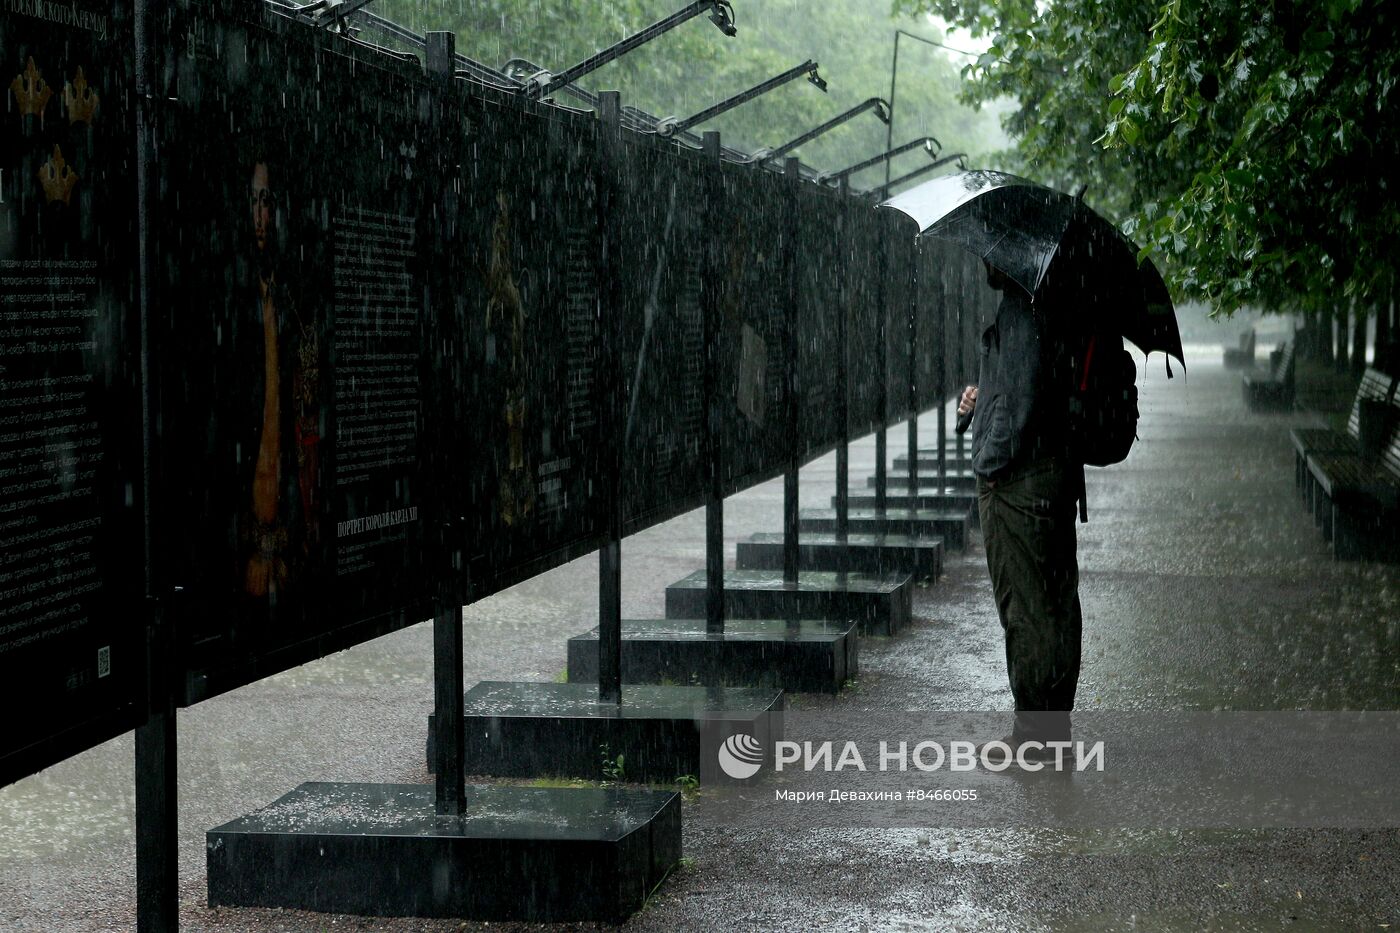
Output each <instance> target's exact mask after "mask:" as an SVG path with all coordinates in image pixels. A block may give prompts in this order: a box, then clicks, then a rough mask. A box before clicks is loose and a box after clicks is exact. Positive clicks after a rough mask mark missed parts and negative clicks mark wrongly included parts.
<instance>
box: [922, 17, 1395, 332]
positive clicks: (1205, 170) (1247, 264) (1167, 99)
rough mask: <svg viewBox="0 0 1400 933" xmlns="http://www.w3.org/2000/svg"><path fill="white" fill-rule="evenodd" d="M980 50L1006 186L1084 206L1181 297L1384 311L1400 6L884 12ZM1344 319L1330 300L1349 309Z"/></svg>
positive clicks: (1389, 275) (1389, 278)
mask: <svg viewBox="0 0 1400 933" xmlns="http://www.w3.org/2000/svg"><path fill="white" fill-rule="evenodd" d="M895 6H896V8H897V9H898V10H900V11H902V12H906V13H917V12H932V13H937V14H939V15H941V16H943V17H944V18H946V19H947V20H948V21H949V22H950V23H953V24H956V25H957V26H960V27H963V28H967V29H969V30H971V31H972V32H973V33H974V34H975V35H979V36H985V37H989V38H990V40H991V47H990V49H989V51H988V53H987V54H985V55H983V56H982V57H981V58H980V59H979V60H977V61H976V62H974V63H971V64H970V65H969V66H968V67H967V68H966V70H965V74H966V76H967V77H968V79H969V83H968V85H967V88H966V98H967V99H968V100H969V101H971V102H978V101H987V100H991V99H995V98H998V97H1000V96H1003V95H1009V96H1011V97H1012V98H1014V100H1015V101H1016V103H1017V106H1016V109H1015V110H1014V111H1013V112H1012V114H1011V115H1010V117H1009V118H1008V120H1007V129H1008V131H1009V132H1010V133H1011V134H1012V135H1013V137H1014V138H1015V139H1016V156H1017V158H1018V159H1019V160H1020V166H1019V167H1020V168H1021V169H1022V170H1023V171H1026V172H1027V173H1029V174H1032V175H1035V176H1037V177H1038V178H1040V179H1041V180H1043V181H1046V182H1047V183H1051V184H1058V185H1060V186H1062V187H1069V186H1071V185H1073V184H1076V183H1087V184H1089V185H1090V188H1091V195H1090V198H1091V200H1095V199H1096V200H1097V201H1098V204H1099V206H1100V207H1102V208H1103V209H1105V210H1106V211H1107V212H1109V213H1112V214H1116V215H1117V216H1118V217H1120V218H1121V219H1122V220H1123V221H1124V230H1125V232H1127V233H1129V234H1130V235H1131V236H1133V237H1134V238H1135V239H1136V240H1137V241H1138V242H1139V244H1141V245H1142V246H1143V247H1144V248H1145V251H1147V252H1151V253H1153V254H1154V255H1155V256H1157V257H1158V258H1159V260H1164V261H1162V262H1161V265H1163V266H1164V268H1165V269H1166V270H1167V271H1168V272H1169V273H1170V277H1171V278H1172V279H1173V281H1174V284H1175V285H1176V286H1177V287H1178V289H1179V290H1180V291H1181V292H1182V293H1184V294H1185V295H1186V296H1189V297H1196V298H1201V299H1203V300H1206V301H1208V302H1210V303H1211V304H1212V305H1213V306H1215V307H1216V308H1218V309H1220V310H1221V311H1225V312H1231V311H1233V310H1235V309H1236V308H1238V307H1239V306H1241V305H1242V304H1245V303H1256V304H1263V305H1266V306H1271V307H1277V308H1284V307H1291V308H1305V309H1319V310H1324V311H1330V310H1333V309H1334V308H1336V307H1338V306H1339V305H1340V304H1341V303H1342V302H1344V301H1348V300H1349V299H1355V301H1356V303H1357V304H1358V306H1359V307H1362V308H1368V307H1376V306H1378V305H1380V304H1382V303H1384V302H1387V301H1389V299H1390V297H1391V296H1392V294H1393V292H1394V285H1395V268H1396V260H1397V256H1396V246H1395V234H1396V231H1397V229H1400V211H1397V203H1396V197H1395V185H1396V183H1397V182H1396V181H1395V180H1393V179H1392V178H1391V177H1389V171H1390V166H1392V165H1394V164H1395V162H1396V160H1397V157H1400V152H1397V142H1396V128H1395V118H1396V99H1395V85H1396V81H1397V57H1400V45H1397V43H1396V42H1395V36H1396V33H1397V26H1400V6H1397V5H1395V4H1392V3H1387V2H1385V0H1320V2H1302V0H1164V2H1161V3H1160V5H1158V6H1155V7H1154V6H1153V5H1149V4H1141V3H1137V2H1134V0H1052V2H1037V0H997V2H996V3H988V2H982V0H895ZM1348 303H1349V301H1348Z"/></svg>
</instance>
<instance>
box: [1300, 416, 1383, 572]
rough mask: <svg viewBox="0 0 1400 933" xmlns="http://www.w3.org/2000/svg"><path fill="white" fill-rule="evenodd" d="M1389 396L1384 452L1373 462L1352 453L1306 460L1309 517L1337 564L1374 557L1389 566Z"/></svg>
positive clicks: (1362, 454)
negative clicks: (1311, 488)
mask: <svg viewBox="0 0 1400 933" xmlns="http://www.w3.org/2000/svg"><path fill="white" fill-rule="evenodd" d="M1397 401H1398V400H1397V399H1396V398H1395V396H1394V395H1393V394H1392V396H1391V401H1390V404H1389V405H1388V406H1387V414H1388V415H1389V421H1390V423H1389V425H1387V432H1386V441H1385V446H1384V447H1383V448H1382V449H1381V452H1380V455H1379V456H1378V457H1368V456H1366V455H1365V451H1358V452H1356V453H1335V452H1326V453H1323V452H1314V453H1309V454H1308V461H1307V462H1308V473H1309V477H1310V480H1311V482H1313V483H1315V484H1316V489H1315V492H1314V500H1315V502H1316V506H1315V512H1314V514H1315V515H1316V516H1317V517H1318V518H1319V519H1320V521H1321V524H1322V534H1323V537H1324V538H1325V539H1327V540H1329V541H1331V543H1332V554H1333V556H1334V557H1336V558H1337V559H1338V560H1353V559H1357V558H1363V557H1372V556H1378V557H1381V558H1386V559H1390V560H1394V559H1396V558H1397V557H1400V549H1397V547H1396V543H1397V535H1396V530H1397V527H1400V430H1396V425H1398V424H1400V404H1397Z"/></svg>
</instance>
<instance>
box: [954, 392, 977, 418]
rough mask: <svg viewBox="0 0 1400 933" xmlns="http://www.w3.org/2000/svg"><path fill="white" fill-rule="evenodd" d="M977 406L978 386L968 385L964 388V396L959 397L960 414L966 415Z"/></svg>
mask: <svg viewBox="0 0 1400 933" xmlns="http://www.w3.org/2000/svg"><path fill="white" fill-rule="evenodd" d="M976 407H977V387H976V386H968V387H967V388H966V389H963V394H962V398H960V399H958V414H960V415H965V414H967V413H968V412H970V411H972V410H973V409H974V408H976Z"/></svg>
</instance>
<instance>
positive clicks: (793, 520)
mask: <svg viewBox="0 0 1400 933" xmlns="http://www.w3.org/2000/svg"><path fill="white" fill-rule="evenodd" d="M799 164H800V163H799V162H798V160H797V159H796V158H795V157H791V156H790V157H788V159H787V160H786V161H785V162H784V165H783V176H784V179H785V180H786V182H787V191H786V195H787V203H788V217H787V234H786V236H785V237H784V240H783V242H784V249H783V291H784V295H783V397H784V399H785V413H786V415H787V418H786V434H787V443H786V447H787V468H786V469H785V470H784V471H783V580H784V581H786V582H788V583H796V582H797V505H798V502H797V474H798V467H799V464H800V461H801V458H800V457H799V456H798V452H797V450H798V444H799V441H798V396H799V393H800V391H801V385H800V382H799V375H798V372H797V307H798V305H797V236H798V231H799V229H800V225H801V217H800V215H799V208H798V201H797V185H798V183H799V181H800V175H799V174H798V169H799Z"/></svg>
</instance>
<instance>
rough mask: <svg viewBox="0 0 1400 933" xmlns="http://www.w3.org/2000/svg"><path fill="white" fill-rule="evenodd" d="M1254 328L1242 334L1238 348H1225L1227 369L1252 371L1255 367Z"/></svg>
mask: <svg viewBox="0 0 1400 933" xmlns="http://www.w3.org/2000/svg"><path fill="white" fill-rule="evenodd" d="M1254 337H1255V335H1254V328H1252V327H1251V328H1250V329H1249V330H1248V331H1246V332H1245V333H1243V334H1240V345H1239V346H1238V347H1226V348H1225V368H1226V369H1251V368H1253V366H1254Z"/></svg>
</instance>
